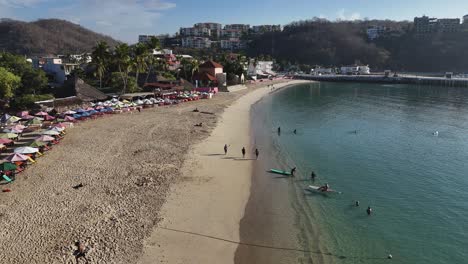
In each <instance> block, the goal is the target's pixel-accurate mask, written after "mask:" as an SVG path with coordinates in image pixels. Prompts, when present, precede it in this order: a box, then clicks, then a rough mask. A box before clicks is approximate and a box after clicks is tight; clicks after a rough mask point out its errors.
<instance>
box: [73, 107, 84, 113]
mask: <svg viewBox="0 0 468 264" xmlns="http://www.w3.org/2000/svg"><path fill="white" fill-rule="evenodd" d="M75 112H77V113H79V114H80V113H84V112H86V110H84V109H82V108H78V109H75Z"/></svg>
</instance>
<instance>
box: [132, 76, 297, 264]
mask: <svg viewBox="0 0 468 264" xmlns="http://www.w3.org/2000/svg"><path fill="white" fill-rule="evenodd" d="M302 82H304V81H294V80H292V81H289V82H283V83H275V84H274V86H275V90H278V89H280V88H283V87H286V86H290V85H293V84H296V83H302ZM269 84H270V83H266V84H264V85H258V86H260V87H257V88H255V89H254V90H253V91H249V92H248V93H247V94H245V95H243V96H242V97H241V98H238V99H237V100H236V101H235V102H234V103H233V104H232V105H230V106H229V107H228V108H226V109H225V111H224V112H223V114H222V116H221V118H220V121H219V122H218V125H217V126H216V128H215V129H214V130H213V131H212V133H211V135H210V136H209V137H208V138H207V139H205V140H203V141H202V142H201V143H198V144H196V145H195V146H194V147H193V148H192V149H191V150H190V154H189V158H188V159H187V161H186V162H185V163H184V166H183V174H184V176H183V180H184V181H182V182H180V183H178V184H175V185H173V186H172V187H171V190H170V195H169V197H168V199H167V202H166V203H165V204H164V205H163V208H162V210H161V217H162V219H163V220H162V221H161V222H160V223H159V224H158V226H157V227H155V228H154V230H153V233H152V234H151V236H150V237H149V238H148V239H146V241H145V246H144V254H143V256H142V257H141V258H140V261H139V262H138V263H140V264H146V263H148V264H149V263H154V261H155V260H158V261H160V262H162V263H234V258H235V252H236V251H237V248H238V243H239V242H240V241H241V238H240V222H241V219H242V218H243V217H244V213H245V208H246V205H247V202H248V200H249V197H250V194H251V193H250V191H251V189H250V187H251V181H252V177H253V175H252V171H253V169H254V166H253V165H254V163H255V161H254V160H251V157H252V156H253V151H254V150H255V146H254V145H253V143H254V142H252V135H251V133H250V132H251V129H250V125H251V124H250V122H251V119H250V113H251V107H252V105H254V104H255V103H256V102H257V101H259V100H261V99H262V98H263V97H264V96H267V95H268V94H269V93H270V92H271V91H270V90H269V88H267V87H266V85H269ZM250 89H252V88H250ZM224 144H228V145H230V147H229V151H228V155H227V156H224V153H223V150H222V148H223V146H224ZM244 146H245V147H246V150H247V155H246V159H242V155H241V153H240V150H241V148H242V147H244ZM261 156H262V150H260V157H261ZM181 249H183V250H181Z"/></svg>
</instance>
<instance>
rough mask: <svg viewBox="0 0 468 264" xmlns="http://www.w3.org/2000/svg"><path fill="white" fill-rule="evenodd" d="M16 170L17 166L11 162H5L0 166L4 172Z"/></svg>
mask: <svg viewBox="0 0 468 264" xmlns="http://www.w3.org/2000/svg"><path fill="white" fill-rule="evenodd" d="M16 168H17V167H16V165H15V164H13V163H11V162H3V163H2V164H0V170H2V171H12V170H16Z"/></svg>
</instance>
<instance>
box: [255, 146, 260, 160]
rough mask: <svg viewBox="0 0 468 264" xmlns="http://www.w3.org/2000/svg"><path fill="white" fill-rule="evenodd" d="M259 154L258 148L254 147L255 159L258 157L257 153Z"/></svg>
mask: <svg viewBox="0 0 468 264" xmlns="http://www.w3.org/2000/svg"><path fill="white" fill-rule="evenodd" d="M259 154H260V152H259V151H258V149H257V148H256V149H255V159H258V155H259Z"/></svg>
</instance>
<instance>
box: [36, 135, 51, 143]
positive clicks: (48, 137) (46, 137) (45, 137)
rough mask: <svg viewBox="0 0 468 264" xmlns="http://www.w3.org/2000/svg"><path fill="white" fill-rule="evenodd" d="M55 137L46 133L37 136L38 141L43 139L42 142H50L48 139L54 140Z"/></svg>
mask: <svg viewBox="0 0 468 264" xmlns="http://www.w3.org/2000/svg"><path fill="white" fill-rule="evenodd" d="M54 140H55V139H54V138H53V137H51V136H46V135H42V136H40V137H38V138H36V141H42V142H48V141H54Z"/></svg>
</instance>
